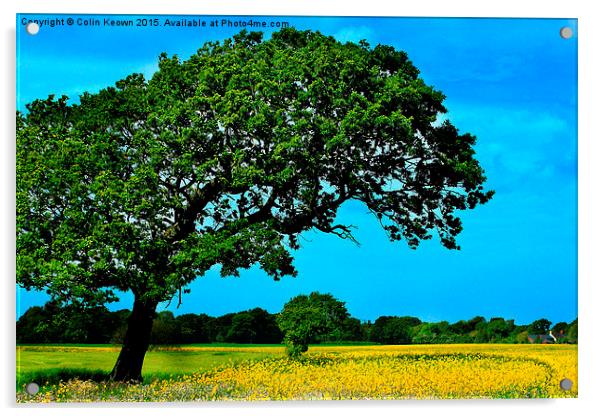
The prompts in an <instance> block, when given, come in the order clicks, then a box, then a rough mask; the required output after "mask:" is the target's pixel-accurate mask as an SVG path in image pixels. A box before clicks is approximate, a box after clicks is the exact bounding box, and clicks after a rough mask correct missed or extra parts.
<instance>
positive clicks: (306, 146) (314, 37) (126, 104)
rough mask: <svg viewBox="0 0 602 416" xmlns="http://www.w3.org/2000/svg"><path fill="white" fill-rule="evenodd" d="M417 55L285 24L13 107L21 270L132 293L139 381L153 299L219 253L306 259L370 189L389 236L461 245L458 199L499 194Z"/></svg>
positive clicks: (470, 201) (95, 300)
mask: <svg viewBox="0 0 602 416" xmlns="http://www.w3.org/2000/svg"><path fill="white" fill-rule="evenodd" d="M418 74H419V71H418V70H417V69H416V68H415V67H414V65H413V64H412V63H411V62H410V61H409V60H408V58H407V56H406V54H405V53H403V52H401V51H397V50H395V49H394V48H392V47H389V46H382V45H378V46H376V47H370V45H368V44H367V43H366V42H360V43H359V44H354V43H346V44H342V43H340V42H338V41H336V40H335V39H334V38H332V37H327V36H324V35H322V34H320V33H317V32H312V31H297V30H294V29H285V30H281V31H279V32H276V33H274V34H273V35H272V37H271V38H270V39H269V40H263V39H262V34H261V33H256V32H252V33H247V32H241V33H240V34H238V35H236V36H234V37H233V38H232V39H226V40H225V41H223V42H210V43H206V44H205V45H204V46H203V47H202V48H201V49H199V50H198V52H197V53H196V54H194V55H193V56H191V57H190V58H189V59H188V60H181V59H179V58H178V57H175V56H174V57H169V56H167V55H165V54H163V55H161V57H160V59H159V70H158V71H157V72H156V73H155V74H154V75H153V76H152V78H151V79H150V80H145V79H144V77H143V76H142V75H141V74H133V75H130V76H128V77H127V78H126V79H124V80H121V81H119V82H117V83H116V85H115V86H114V87H108V88H105V89H102V90H101V91H99V92H98V93H94V94H90V93H84V94H83V95H82V96H81V97H80V103H79V104H69V103H68V99H67V97H61V98H60V99H55V98H54V97H52V96H51V97H49V98H48V99H45V100H36V101H34V102H32V103H30V104H29V105H27V111H26V112H25V113H18V114H17V158H16V160H17V187H16V191H17V196H16V197H17V198H16V209H17V224H16V229H17V241H16V244H17V282H18V284H20V285H21V286H23V287H25V288H28V289H29V288H36V289H45V290H47V291H48V293H50V294H51V295H52V297H53V298H55V299H57V300H59V301H65V302H71V303H80V304H83V305H94V304H99V303H104V302H109V301H112V300H114V299H115V291H130V292H131V293H133V295H134V305H133V310H132V313H131V315H130V318H129V326H128V329H127V333H126V335H125V339H124V344H123V348H122V350H121V353H120V355H119V358H118V360H117V363H116V364H115V367H114V369H113V371H112V374H111V376H112V378H113V379H115V380H140V379H141V368H142V363H143V360H144V355H145V353H146V350H147V348H148V344H149V334H150V331H151V328H152V322H153V319H154V316H155V309H156V306H157V304H158V303H160V302H162V301H166V300H169V299H172V298H173V297H174V296H177V295H178V294H180V295H181V291H182V290H183V288H184V290H186V289H185V288H186V285H187V284H189V283H190V282H191V281H193V280H194V279H196V278H197V277H199V276H203V275H204V274H205V273H206V272H207V271H208V270H209V269H210V268H211V267H213V266H215V265H220V266H221V267H220V270H221V274H222V275H223V276H228V275H238V273H239V270H240V269H244V268H248V267H250V266H251V265H253V264H257V263H258V264H259V265H260V266H261V268H262V269H263V270H264V271H265V272H266V273H267V274H268V275H270V276H272V277H273V278H274V279H279V278H281V277H283V276H285V275H293V276H294V275H295V274H296V271H295V268H294V266H293V257H292V254H291V253H292V252H293V251H294V250H296V249H298V248H299V243H298V237H299V234H300V233H302V232H304V231H306V230H310V229H316V230H319V231H321V232H324V233H331V234H335V235H337V236H339V237H341V238H346V239H353V235H352V232H351V231H352V227H351V225H352V224H342V223H338V222H337V221H335V218H336V213H337V209H338V208H339V207H340V206H341V205H342V204H343V203H345V201H348V200H357V201H361V202H362V203H363V204H365V206H366V207H367V208H368V209H369V210H370V211H371V212H372V213H373V214H374V216H375V217H376V220H377V221H379V222H380V223H381V224H382V227H383V228H384V230H385V231H386V233H387V234H388V235H389V237H390V239H391V240H402V239H403V240H405V241H406V242H407V243H408V244H409V246H410V247H412V248H414V247H416V246H417V245H418V244H419V242H420V241H421V240H425V239H429V238H431V236H432V235H436V236H438V238H439V239H440V241H441V243H442V244H443V246H445V247H447V248H450V249H455V248H458V247H457V244H456V236H457V234H458V233H459V232H460V231H461V228H462V227H461V222H460V220H459V218H458V217H457V211H458V210H465V209H471V208H474V207H475V206H476V205H478V204H482V203H485V202H486V201H487V200H489V199H490V198H491V196H492V192H491V191H486V190H484V189H483V183H484V181H485V177H484V174H483V170H482V168H481V167H480V166H479V163H478V162H477V160H476V159H475V158H474V155H475V152H474V150H473V146H474V144H475V137H474V136H472V135H470V134H460V133H459V132H458V130H457V129H456V128H455V127H454V126H453V125H452V124H450V123H449V122H447V121H443V122H441V121H440V120H438V119H437V117H438V115H441V114H442V113H445V111H446V110H445V108H444V106H443V104H442V102H443V100H444V95H443V94H442V93H441V92H439V91H437V90H436V89H434V88H433V87H431V86H428V85H426V84H425V83H424V81H423V80H422V79H420V78H419V77H418Z"/></svg>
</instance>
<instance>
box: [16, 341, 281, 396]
mask: <svg viewBox="0 0 602 416" xmlns="http://www.w3.org/2000/svg"><path fill="white" fill-rule="evenodd" d="M120 348H121V347H119V346H113V345H83V344H61V345H22V346H19V347H17V388H18V389H22V388H23V385H24V384H26V383H30V382H36V383H38V384H40V385H41V384H44V383H46V382H48V383H55V382H58V381H59V380H61V379H63V380H64V379H68V378H73V377H79V378H90V379H93V380H102V379H103V378H105V376H106V374H107V373H108V372H110V371H111V369H112V368H113V365H114V364H115V361H116V360H117V356H118V355H119V350H120ZM257 348H260V349H261V350H260V351H257ZM250 349H252V351H246V350H250ZM75 354H76V355H75ZM283 354H284V348H283V347H282V346H281V345H264V344H193V345H186V346H161V347H153V348H151V349H150V351H149V352H147V354H146V358H145V360H144V367H143V369H142V377H143V378H144V381H145V383H147V382H151V381H153V380H156V379H165V378H168V377H170V376H174V375H179V374H187V373H192V372H198V371H204V370H209V369H212V368H215V367H219V366H220V365H224V364H229V363H231V362H232V363H237V362H241V361H246V360H262V359H264V358H268V357H275V356H279V355H283Z"/></svg>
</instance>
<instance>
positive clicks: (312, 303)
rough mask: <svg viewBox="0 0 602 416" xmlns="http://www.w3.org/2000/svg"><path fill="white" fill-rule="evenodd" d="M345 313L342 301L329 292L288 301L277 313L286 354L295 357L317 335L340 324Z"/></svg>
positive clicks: (345, 316) (346, 313) (306, 347)
mask: <svg viewBox="0 0 602 416" xmlns="http://www.w3.org/2000/svg"><path fill="white" fill-rule="evenodd" d="M348 317H349V312H347V308H346V307H345V304H344V303H343V302H341V301H339V300H337V299H335V298H334V297H333V296H332V295H331V294H320V293H318V292H312V293H311V294H310V295H309V296H307V295H299V296H296V297H294V298H292V299H291V300H290V301H288V302H287V303H286V304H285V305H284V308H283V309H282V312H281V313H280V315H279V316H278V326H279V327H280V330H281V331H282V332H283V333H284V343H285V345H286V352H287V355H288V356H289V357H292V358H297V357H299V356H300V355H301V353H304V352H305V351H307V349H308V346H309V343H310V342H311V341H313V340H315V339H316V337H317V336H319V335H324V334H327V333H329V332H331V331H333V330H334V329H335V328H337V327H341V326H342V325H343V322H344V321H345V319H347V318H348Z"/></svg>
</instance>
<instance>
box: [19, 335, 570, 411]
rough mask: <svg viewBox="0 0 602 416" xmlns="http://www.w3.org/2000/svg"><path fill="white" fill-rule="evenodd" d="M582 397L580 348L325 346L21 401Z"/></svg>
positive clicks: (77, 386) (65, 385) (84, 384)
mask: <svg viewBox="0 0 602 416" xmlns="http://www.w3.org/2000/svg"><path fill="white" fill-rule="evenodd" d="M191 348H194V347H191ZM216 350H220V349H219V348H217V349H216ZM249 350H250V349H249V348H246V349H245V351H249ZM256 350H258V351H259V350H261V348H257V349H256ZM564 378H568V379H570V380H571V381H572V382H573V387H572V389H571V390H569V391H564V390H562V389H561V388H560V381H561V380H562V379H564ZM577 391H578V385H577V347H576V346H574V345H506V344H466V345H426V346H423V345H411V346H366V347H355V346H354V347H343V346H340V347H327V346H326V347H311V348H310V351H309V353H308V354H307V356H306V357H305V358H304V359H303V360H300V361H292V360H289V359H287V358H285V357H283V356H276V357H274V358H268V359H265V360H262V361H246V362H242V363H237V364H234V363H232V364H228V365H225V366H221V367H218V368H214V369H212V370H210V371H206V372H198V373H193V374H188V375H184V376H179V377H174V378H172V379H168V380H157V381H153V382H151V383H149V384H119V383H95V382H91V381H82V380H71V381H66V382H60V383H59V384H58V385H52V386H44V387H43V389H42V391H41V392H40V394H38V395H36V396H28V395H27V394H25V393H19V394H18V397H17V400H18V401H58V402H73V401H79V402H82V401H99V400H102V401H193V400H314V399H431V398H533V397H576V396H577Z"/></svg>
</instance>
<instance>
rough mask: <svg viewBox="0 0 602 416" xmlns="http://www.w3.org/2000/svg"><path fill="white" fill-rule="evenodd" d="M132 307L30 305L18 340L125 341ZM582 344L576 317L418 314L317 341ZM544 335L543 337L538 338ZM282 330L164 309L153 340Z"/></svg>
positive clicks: (257, 320) (277, 334)
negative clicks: (432, 318)
mask: <svg viewBox="0 0 602 416" xmlns="http://www.w3.org/2000/svg"><path fill="white" fill-rule="evenodd" d="M129 314H130V311H129V310H127V309H123V310H120V311H116V312H110V311H109V310H108V309H106V308H105V307H97V308H93V309H84V310H80V309H78V308H76V307H73V306H66V307H63V306H59V305H57V304H55V303H53V302H48V303H47V304H46V305H44V306H43V307H40V306H33V307H31V308H29V309H28V310H27V311H26V312H25V313H24V314H23V315H22V316H21V317H20V318H19V320H18V321H17V331H16V332H17V343H19V344H44V343H78V344H107V343H112V344H120V343H121V342H122V341H123V336H124V334H125V328H126V320H127V318H128V316H129ZM550 331H551V332H552V335H553V338H555V342H560V343H577V319H575V320H574V321H573V322H571V323H566V322H558V323H556V324H555V325H553V326H552V322H550V321H549V320H547V319H538V320H536V321H534V322H532V323H531V324H529V325H516V324H515V323H514V320H506V319H503V318H491V319H489V320H487V319H485V318H483V317H480V316H477V317H475V318H472V319H470V320H467V321H465V320H461V321H458V322H455V323H452V324H450V323H449V322H446V321H442V322H434V323H432V322H422V321H421V320H420V319H418V318H415V317H397V316H381V317H379V318H378V319H377V320H376V321H374V322H361V321H360V320H359V319H356V318H353V317H349V318H346V319H345V320H344V322H343V324H342V325H341V326H340V327H339V328H336V329H334V330H333V331H332V332H331V333H329V334H326V335H322V336H320V337H318V338H316V339H315V340H314V342H315V343H324V342H350V343H353V342H358V343H360V342H372V343H379V344H449V343H528V342H538V343H539V342H548V341H551V340H552V339H553V338H551V337H550V336H549V333H550ZM538 335H539V336H538ZM546 337H547V338H546ZM282 338H283V336H282V332H281V331H280V329H279V328H278V325H277V324H276V315H275V314H270V313H269V312H267V311H266V310H264V309H261V308H255V309H251V310H248V311H243V312H237V313H228V314H225V315H223V316H219V317H212V316H208V315H206V314H198V315H197V314H184V315H179V316H174V315H173V313H171V312H169V311H163V312H160V313H159V314H158V316H157V318H156V319H155V322H154V324H153V330H152V335H151V343H152V344H190V343H213V342H233V343H246V344H279V343H281V342H282Z"/></svg>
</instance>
